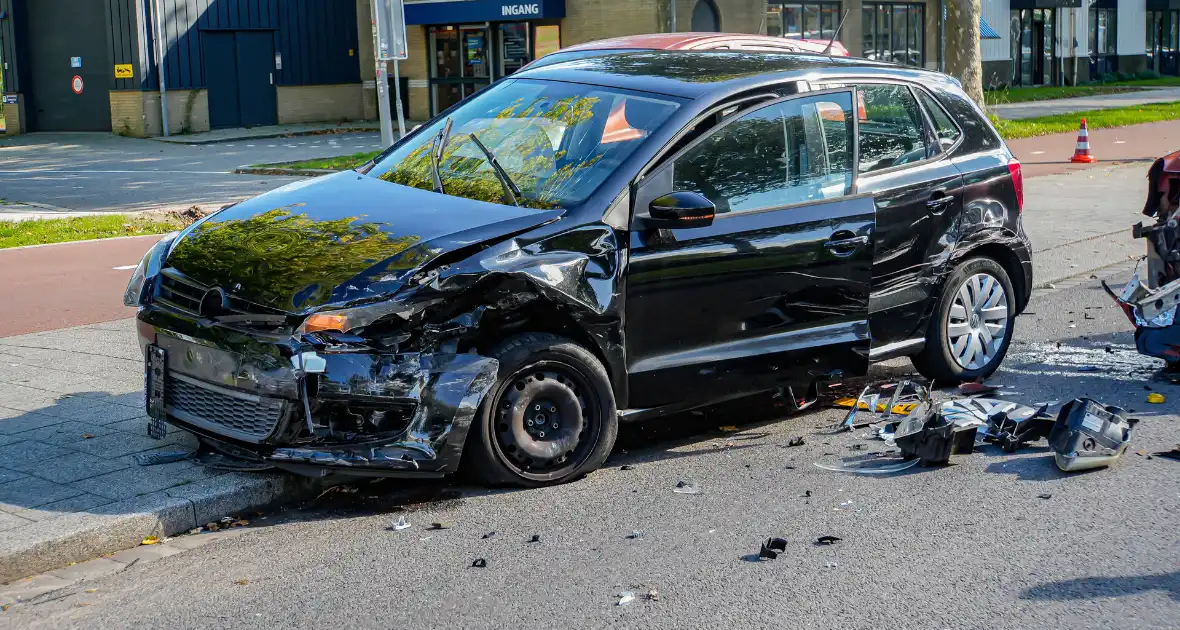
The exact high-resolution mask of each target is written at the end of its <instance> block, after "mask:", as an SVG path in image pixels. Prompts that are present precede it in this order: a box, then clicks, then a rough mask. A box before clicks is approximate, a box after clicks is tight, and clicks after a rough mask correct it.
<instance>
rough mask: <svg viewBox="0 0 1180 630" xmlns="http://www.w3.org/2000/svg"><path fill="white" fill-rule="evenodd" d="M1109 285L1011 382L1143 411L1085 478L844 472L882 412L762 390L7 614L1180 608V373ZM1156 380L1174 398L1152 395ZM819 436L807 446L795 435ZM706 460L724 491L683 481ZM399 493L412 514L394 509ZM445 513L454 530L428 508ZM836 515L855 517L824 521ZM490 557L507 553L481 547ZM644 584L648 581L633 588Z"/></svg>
mask: <svg viewBox="0 0 1180 630" xmlns="http://www.w3.org/2000/svg"><path fill="white" fill-rule="evenodd" d="M1113 275H1115V276H1118V277H1120V278H1121V277H1125V276H1126V275H1127V271H1126V270H1122V271H1119V272H1117V273H1114V274H1113ZM1095 285H1096V281H1092V280H1089V279H1086V280H1085V281H1083V282H1082V283H1081V284H1079V285H1077V286H1070V287H1063V288H1062V289H1060V290H1057V291H1053V292H1049V293H1039V294H1038V295H1037V296H1035V297H1034V300H1033V302H1032V305H1031V307H1030V309H1029V310H1030V314H1028V315H1026V316H1025V317H1022V318H1021V319H1020V320H1019V322H1018V328H1017V334H1016V339H1017V340H1018V341H1017V344H1016V345H1015V346H1014V348H1013V352H1012V354H1011V355H1010V356H1009V358H1008V361H1007V362H1006V363H1005V367H1004V369H1003V370H1002V371H1001V372H1000V373H999V375H998V377H997V378H996V379H994V381H995V382H996V383H997V384H1002V385H1007V386H1010V389H1009V390H1008V391H1009V392H1011V393H1010V394H1008V395H1007V397H1008V398H1010V399H1012V400H1015V401H1023V402H1026V403H1034V402H1043V401H1050V400H1064V399H1065V398H1068V397H1071V396H1079V395H1083V394H1084V395H1089V396H1092V397H1094V398H1097V399H1099V400H1102V401H1104V402H1106V403H1109V404H1120V405H1124V406H1126V407H1129V408H1131V409H1134V415H1135V416H1137V417H1139V418H1142V422H1141V423H1140V425H1139V427H1138V429H1137V433H1136V435H1135V437H1134V440H1133V444H1132V449H1131V452H1129V453H1128V455H1127V456H1126V457H1125V458H1124V460H1123V461H1121V462H1119V463H1118V464H1117V465H1116V466H1114V467H1113V468H1110V469H1105V470H1099V471H1096V472H1090V473H1082V474H1073V475H1067V474H1064V473H1061V472H1059V471H1058V470H1057V469H1056V467H1055V466H1054V464H1053V463H1052V458H1051V457H1050V456H1049V454H1048V453H1047V450H1046V447H1045V446H1044V445H1035V446H1032V447H1029V448H1027V449H1025V450H1024V451H1022V452H1020V453H1018V454H1015V455H1009V454H1005V453H1003V452H1001V451H999V450H998V449H997V448H996V447H993V446H987V447H984V448H983V449H982V450H981V451H977V452H976V453H975V454H972V455H961V456H956V457H955V458H954V460H953V465H951V466H949V467H945V468H915V469H912V470H910V471H908V472H906V473H902V474H897V475H893V476H888V477H885V478H869V477H860V476H853V475H847V474H841V473H835V472H829V471H825V470H821V469H819V468H817V467H815V466H814V465H813V464H814V463H816V462H826V463H838V462H841V461H845V460H853V459H856V458H862V457H867V456H871V454H873V453H877V452H885V451H887V450H888V449H887V448H886V447H885V445H884V444H883V443H882V442H880V441H877V440H875V439H872V438H871V437H868V436H867V434H866V432H865V431H863V430H857V431H854V432H851V433H841V434H835V433H833V431H832V429H831V427H832V426H833V425H834V424H835V423H836V422H837V421H838V420H839V419H840V418H841V416H842V415H843V412H840V411H836V410H832V409H821V410H816V411H810V412H805V413H803V414H801V415H798V416H796V417H782V413H781V412H775V411H774V410H773V409H772V408H770V407H768V406H767V405H754V404H748V405H740V406H735V407H730V408H728V409H725V410H720V411H717V412H711V413H710V414H706V415H704V416H693V415H686V416H681V417H677V418H673V419H669V420H665V421H662V422H658V423H649V424H645V425H631V426H627V427H626V428H625V429H624V431H623V432H622V434H621V439H620V444H619V447H618V448H617V449H616V451H615V454H614V456H613V457H612V459H611V461H610V462H609V465H608V468H606V469H604V470H602V471H599V472H597V473H594V474H591V475H590V476H588V477H587V478H585V479H583V480H581V481H578V482H576V483H572V484H568V485H565V486H561V487H555V488H546V489H539V490H527V491H487V490H482V489H478V488H469V487H463V486H448V485H446V484H440V483H435V484H406V483H404V482H401V483H397V482H389V481H384V482H376V483H373V484H371V485H361V486H359V488H358V491H357V492H355V493H333V494H328V495H326V496H324V497H322V498H320V499H318V500H316V501H313V502H311V503H309V504H307V505H304V506H300V507H296V508H291V509H288V510H286V511H284V512H276V513H273V514H269V515H267V516H266V517H265V518H259V517H257V516H255V517H253V518H252V519H251V521H252V523H251V525H250V528H249V531H248V532H247V533H246V534H244V535H241V536H238V537H235V538H232V539H227V540H224V541H220V542H215V543H213V544H211V545H208V546H205V547H203V548H200V549H197V550H194V551H190V552H185V553H182V554H179V555H176V556H172V557H168V558H164V559H162V560H157V561H154V562H148V563H140V564H138V565H136V566H133V567H131V568H129V569H127V570H126V571H124V572H123V573H121V574H118V575H114V576H110V577H106V578H102V579H99V580H95V581H88V582H84V583H82V584H79V585H77V586H75V587H72V588H71V589H69V590H68V591H65V592H62V593H58V594H55V596H54V597H55V599H52V601H46V602H44V603H40V604H18V605H15V606H13V607H12V608H11V609H9V610H8V611H7V613H5V614H4V615H3V616H2V617H0V624H3V625H6V626H8V627H14V628H17V627H20V628H66V627H78V628H83V627H84V628H114V627H174V628H197V627H209V626H222V627H235V628H251V627H258V628H272V627H324V628H327V627H373V628H377V627H380V628H391V627H392V628H451V627H457V626H462V627H466V628H505V627H512V628H552V627H642V628H685V627H692V628H750V627H758V628H763V627H792V628H874V629H878V628H890V627H896V628H1041V627H1069V628H1108V627H1134V628H1175V627H1176V620H1177V619H1180V571H1178V570H1177V567H1178V566H1180V528H1177V527H1176V522H1177V516H1178V514H1180V491H1178V489H1177V485H1176V480H1177V478H1180V462H1177V461H1174V460H1170V459H1165V458H1161V457H1149V455H1150V454H1151V453H1152V452H1155V451H1160V450H1166V449H1167V448H1170V447H1172V446H1173V445H1175V443H1176V442H1177V441H1178V440H1180V424H1178V418H1177V416H1176V415H1175V414H1176V410H1177V407H1176V401H1180V386H1176V385H1172V384H1169V383H1168V382H1166V381H1162V380H1161V379H1160V376H1159V375H1157V374H1156V368H1157V366H1158V362H1155V361H1153V360H1150V359H1145V358H1143V357H1140V356H1139V355H1137V354H1136V353H1135V351H1134V347H1133V341H1132V339H1131V334H1130V332H1129V324H1128V323H1127V322H1126V320H1125V319H1124V318H1123V316H1122V314H1121V312H1120V311H1118V310H1117V309H1115V308H1113V307H1112V305H1111V303H1110V301H1109V299H1108V298H1107V297H1106V296H1105V295H1104V294H1103V293H1102V292H1101V290H1100V289H1098V288H1097V287H1096V286H1095ZM1071 323H1072V324H1073V325H1074V326H1076V327H1070V326H1071ZM1059 345H1060V347H1059ZM1108 347H1109V349H1110V350H1109V352H1108V351H1107V348H1108ZM1082 366H1097V368H1098V370H1099V371H1098V372H1093V373H1091V372H1079V368H1080V367H1082ZM907 368H908V366H907V365H906V364H904V363H900V362H898V363H893V364H890V365H888V366H882V367H878V368H877V369H876V371H875V373H874V377H875V379H895V378H897V377H898V376H900V375H902V374H903V373H905V371H906V370H907ZM848 386H849V387H848V389H850V390H853V389H857V388H858V387H859V386H858V385H856V384H853V383H849V384H848ZM1145 386H1146V387H1151V388H1152V389H1153V390H1154V391H1158V392H1161V393H1164V394H1165V395H1166V396H1167V397H1168V402H1167V403H1166V404H1165V405H1159V406H1156V405H1148V404H1146V403H1145V402H1144V399H1145V396H1146V394H1147V393H1148V392H1147V391H1146V390H1145ZM726 425H737V426H738V430H737V431H735V432H727V431H724V430H720V429H719V427H722V426H726ZM797 436H802V437H804V439H805V440H806V444H805V445H804V446H801V447H796V448H788V447H786V444H787V442H788V440H789V439H790V438H793V437H797ZM858 446H860V447H862V448H863V449H864V450H854V449H855V448H856V447H858ZM1139 452H1142V453H1143V455H1140V454H1138V453H1139ZM624 464H626V465H630V466H633V467H634V468H633V469H631V470H622V469H621V468H620V466H622V465H624ZM681 480H691V481H692V482H695V483H696V484H698V485H699V487H700V489H701V493H700V494H697V495H685V494H676V493H674V492H673V488H674V487H675V486H676V484H677V482H679V481H681ZM808 494H810V496H807V495H808ZM1040 495H1051V497H1050V498H1039V497H1040ZM400 515H404V516H405V517H406V519H407V521H408V522H409V523H411V525H412V527H411V528H410V529H407V530H404V531H390V530H388V529H387V527H388V525H389V524H390V523H391V522H392V521H394V520H396V518H397V517H398V516H400ZM433 522H444V523H446V524H448V525H449V526H450V529H446V530H442V531H427V528H428V527H429V526H430V524H431V523H433ZM634 530H638V531H639V532H641V536H640V537H638V538H635V539H630V538H628V535H629V534H631V532H632V531H634ZM492 531H494V532H496V533H495V535H494V536H492V537H490V538H486V539H485V538H484V535H485V534H487V533H489V532H492ZM534 534H536V535H539V536H540V542H536V543H530V542H528V540H529V539H530V537H531V536H533V535H534ZM825 535H831V536H837V537H839V538H841V539H842V540H841V541H840V542H838V543H837V544H835V545H833V546H830V547H824V546H817V545H815V544H814V541H815V539H816V538H817V537H819V536H825ZM770 536H782V537H785V538H786V539H788V541H789V545H788V547H787V551H786V553H784V554H783V555H782V556H781V557H780V558H779V559H778V560H774V561H763V562H756V561H752V559H751V557H750V554H755V553H757V551H758V547H759V542H760V541H761V540H763V539H765V538H767V537H770ZM476 558H485V559H486V561H487V567H486V568H482V569H481V568H471V564H472V562H473V561H474V560H475V559H476ZM649 589H656V590H657V591H658V592H659V601H649V600H646V599H644V594H645V593H647V592H648V590H649ZM624 591H632V592H634V593H636V595H637V597H638V599H637V600H636V601H635V602H633V603H631V604H629V605H626V606H618V605H617V601H618V599H619V597H618V596H619V594H620V593H621V592H624ZM58 595H63V596H61V597H58Z"/></svg>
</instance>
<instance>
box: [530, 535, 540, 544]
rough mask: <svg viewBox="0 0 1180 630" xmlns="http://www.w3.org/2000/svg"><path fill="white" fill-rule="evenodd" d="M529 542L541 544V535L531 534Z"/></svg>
mask: <svg viewBox="0 0 1180 630" xmlns="http://www.w3.org/2000/svg"><path fill="white" fill-rule="evenodd" d="M529 542H531V543H539V542H541V535H540V534H533V535H532V537H531V538H529Z"/></svg>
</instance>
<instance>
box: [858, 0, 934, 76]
mask: <svg viewBox="0 0 1180 630" xmlns="http://www.w3.org/2000/svg"><path fill="white" fill-rule="evenodd" d="M861 11H862V20H863V21H862V23H861V30H862V32H863V34H864V43H863V48H862V54H863V55H864V56H865V57H866V58H868V59H876V60H878V61H891V62H893V63H901V64H906V65H910V66H922V65H925V63H926V28H925V25H926V5H925V4H905V3H888V4H885V3H867V2H866V3H865V4H864V5H863V7H862V9H861Z"/></svg>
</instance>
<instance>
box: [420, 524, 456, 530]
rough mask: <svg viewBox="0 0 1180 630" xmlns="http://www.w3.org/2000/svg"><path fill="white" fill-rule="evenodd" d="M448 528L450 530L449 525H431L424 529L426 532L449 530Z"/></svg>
mask: <svg viewBox="0 0 1180 630" xmlns="http://www.w3.org/2000/svg"><path fill="white" fill-rule="evenodd" d="M450 528H451V524H450V523H431V524H430V527H427V528H426V529H427V530H428V531H437V530H440V529H450Z"/></svg>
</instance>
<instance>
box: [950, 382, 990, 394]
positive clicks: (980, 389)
mask: <svg viewBox="0 0 1180 630" xmlns="http://www.w3.org/2000/svg"><path fill="white" fill-rule="evenodd" d="M997 391H1000V388H999V387H998V386H996V385H985V384H984V383H983V381H976V382H974V383H962V384H960V385H959V393H960V394H963V395H964V396H977V395H979V394H991V393H993V392H997Z"/></svg>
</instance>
